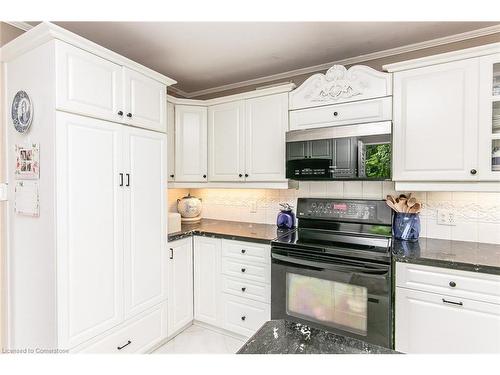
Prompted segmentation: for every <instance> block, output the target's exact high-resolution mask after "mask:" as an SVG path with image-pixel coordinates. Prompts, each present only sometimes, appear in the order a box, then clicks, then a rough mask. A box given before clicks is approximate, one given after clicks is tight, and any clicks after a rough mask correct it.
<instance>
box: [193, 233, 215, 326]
mask: <svg viewBox="0 0 500 375" xmlns="http://www.w3.org/2000/svg"><path fill="white" fill-rule="evenodd" d="M220 274H221V240H220V239H218V238H208V237H197V236H196V237H194V319H195V320H198V321H200V322H204V323H208V324H212V325H216V326H221V324H222V321H221V309H220V303H221V301H220V290H221V281H220Z"/></svg>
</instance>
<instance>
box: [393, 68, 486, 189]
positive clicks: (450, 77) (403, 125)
mask: <svg viewBox="0 0 500 375" xmlns="http://www.w3.org/2000/svg"><path fill="white" fill-rule="evenodd" d="M478 79H479V61H478V59H477V58H476V59H467V60H460V61H453V62H449V63H444V64H437V65H431V66H426V67H422V68H417V69H410V70H406V71H401V72H396V73H395V74H394V127H393V134H394V141H393V164H394V166H393V167H394V170H393V178H394V180H396V181H471V180H472V181H474V180H477V179H478V175H479V174H478V158H477V154H478V145H477V140H478Z"/></svg>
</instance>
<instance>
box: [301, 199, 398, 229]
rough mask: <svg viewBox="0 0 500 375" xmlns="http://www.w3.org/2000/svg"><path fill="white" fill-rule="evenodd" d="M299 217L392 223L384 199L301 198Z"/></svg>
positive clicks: (389, 211)
mask: <svg viewBox="0 0 500 375" xmlns="http://www.w3.org/2000/svg"><path fill="white" fill-rule="evenodd" d="M297 217H298V218H303V219H321V220H331V221H344V220H345V221H355V222H365V223H367V224H368V223H370V224H387V225H390V224H391V210H390V208H389V207H388V206H387V205H386V203H385V202H384V201H382V200H358V199H329V198H299V199H298V201H297Z"/></svg>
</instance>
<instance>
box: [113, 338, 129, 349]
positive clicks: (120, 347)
mask: <svg viewBox="0 0 500 375" xmlns="http://www.w3.org/2000/svg"><path fill="white" fill-rule="evenodd" d="M130 344H132V341H130V340H128V341H127V343H126V344H125V345H123V346H118V347H116V349H118V350H122V349H123V348H124V347H126V346H129V345H130Z"/></svg>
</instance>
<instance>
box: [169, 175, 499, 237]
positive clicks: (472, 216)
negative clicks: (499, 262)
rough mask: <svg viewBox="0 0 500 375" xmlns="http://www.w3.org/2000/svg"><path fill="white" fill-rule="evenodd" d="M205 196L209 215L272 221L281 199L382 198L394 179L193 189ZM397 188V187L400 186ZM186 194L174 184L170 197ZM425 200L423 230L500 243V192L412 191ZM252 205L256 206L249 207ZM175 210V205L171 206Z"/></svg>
mask: <svg viewBox="0 0 500 375" xmlns="http://www.w3.org/2000/svg"><path fill="white" fill-rule="evenodd" d="M190 192H191V195H194V196H197V197H199V198H202V203H203V211H202V216H203V217H205V218H212V219H219V220H236V221H246V222H254V223H268V224H274V223H275V220H276V215H277V212H278V210H279V206H278V204H279V203H280V202H288V203H290V204H292V205H293V206H295V205H296V201H297V198H298V197H330V198H368V199H384V198H385V196H386V195H387V194H396V192H395V191H394V183H392V182H360V181H345V182H301V183H300V184H299V189H298V190H295V189H288V190H271V189H191V190H190ZM398 193H399V192H398ZM182 195H185V191H179V190H172V191H170V192H169V200H170V201H172V200H175V199H177V197H180V196H182ZM414 195H415V196H417V197H418V198H419V199H420V200H421V201H422V202H423V204H424V209H423V211H422V213H421V223H422V232H421V236H425V237H432V238H442V239H453V240H461V241H479V242H488V243H498V244H500V193H456V192H453V193H452V192H418V193H414ZM252 205H255V206H256V207H257V209H256V212H250V210H251V207H252ZM169 209H170V210H171V211H175V206H174V205H171V206H169ZM438 209H449V210H452V211H453V212H455V215H456V221H457V225H455V226H444V225H438V224H437V210H438Z"/></svg>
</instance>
